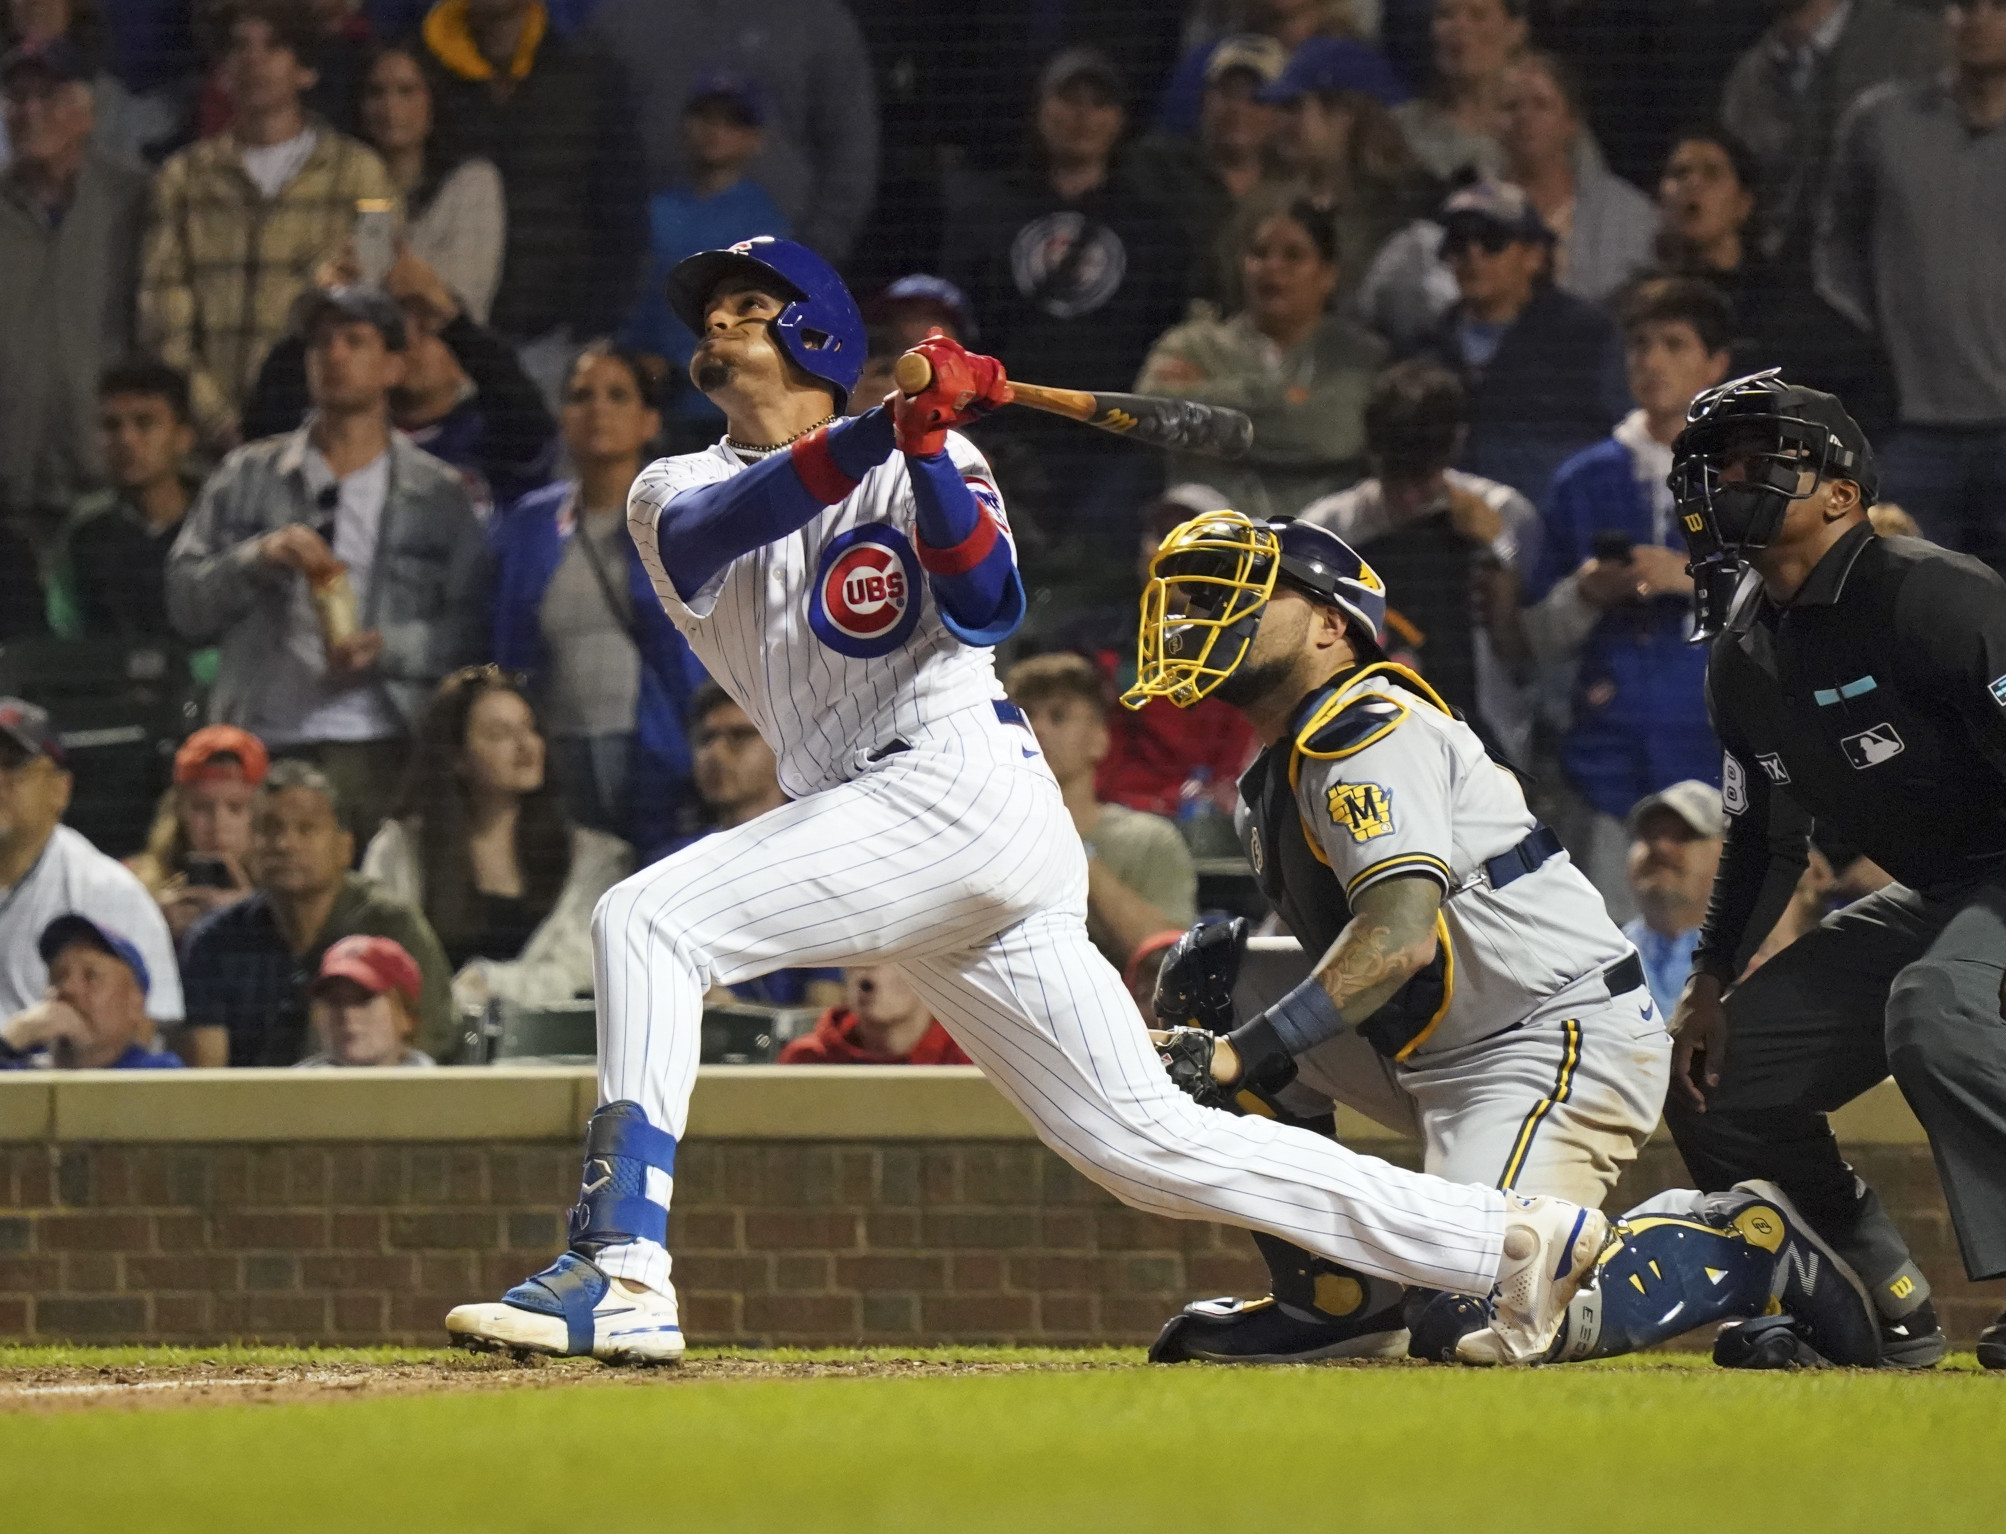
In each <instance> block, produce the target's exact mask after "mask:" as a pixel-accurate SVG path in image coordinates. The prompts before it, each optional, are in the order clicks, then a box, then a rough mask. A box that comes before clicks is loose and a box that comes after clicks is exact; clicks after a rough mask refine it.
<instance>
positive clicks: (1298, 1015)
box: [1250, 975, 1344, 1057]
mask: <svg viewBox="0 0 2006 1534" xmlns="http://www.w3.org/2000/svg"><path fill="white" fill-rule="evenodd" d="M1263 1019H1265V1020H1266V1022H1267V1023H1268V1025H1269V1026H1270V1027H1271V1028H1273V1029H1274V1032H1275V1037H1276V1038H1278V1039H1280V1040H1281V1044H1282V1048H1283V1049H1284V1050H1285V1051H1286V1052H1287V1053H1288V1054H1290V1055H1292V1056H1296V1057H1300V1056H1302V1055H1304V1054H1307V1053H1308V1052H1309V1051H1310V1050H1312V1049H1315V1048H1316V1047H1317V1045H1319V1044H1321V1043H1323V1042H1324V1041H1325V1040H1327V1039H1334V1038H1336V1037H1337V1036H1338V1035H1339V1034H1340V1033H1342V1032H1344V1014H1343V1013H1342V1012H1340V1011H1338V1010H1337V1003H1336V1002H1334V1001H1332V1000H1331V999H1330V992H1328V991H1326V990H1325V989H1324V988H1323V985H1322V983H1321V982H1320V981H1318V980H1317V978H1316V977H1315V976H1314V975H1312V976H1311V977H1310V978H1309V979H1307V980H1305V981H1304V982H1303V983H1302V984H1301V985H1299V986H1297V987H1296V988H1295V989H1294V990H1293V991H1290V992H1289V993H1288V995H1286V996H1284V997H1283V998H1282V999H1281V1000H1280V1001H1278V1002H1276V1003H1275V1004H1274V1005H1273V1006H1271V1007H1269V1008H1268V1010H1267V1011H1265V1012H1263V1013H1262V1014H1261V1016H1260V1017H1259V1018H1256V1019H1255V1021H1256V1022H1259V1021H1262V1020H1263ZM1250 1026H1251V1025H1250Z"/></svg>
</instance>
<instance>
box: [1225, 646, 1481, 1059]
mask: <svg viewBox="0 0 2006 1534" xmlns="http://www.w3.org/2000/svg"><path fill="white" fill-rule="evenodd" d="M1345 680H1346V681H1347V682H1348V681H1349V680H1350V678H1346V679H1345ZM1338 690H1339V689H1338V688H1337V687H1335V686H1327V687H1323V688H1320V689H1319V690H1318V691H1317V692H1315V693H1314V694H1312V695H1311V697H1310V698H1309V699H1308V700H1307V701H1306V702H1305V703H1304V705H1303V706H1302V708H1301V709H1299V710H1298V711H1297V713H1296V716H1295V717H1296V720H1297V721H1298V722H1300V721H1304V720H1308V721H1310V723H1309V724H1308V725H1305V726H1304V727H1302V728H1301V729H1298V730H1293V731H1292V732H1291V734H1290V735H1289V736H1288V738H1287V740H1286V741H1285V742H1278V743H1277V744H1275V745H1272V746H1269V747H1268V748H1267V749H1266V750H1264V751H1263V752H1262V753H1261V754H1260V755H1259V756H1257V757H1255V758H1254V764H1253V765H1252V766H1251V767H1249V768H1248V769H1247V771H1246V773H1245V774H1244V775H1243V776H1242V777H1241V779H1240V798H1241V800H1242V802H1244V803H1245V804H1246V806H1247V820H1246V827H1245V832H1244V840H1245V842H1246V852H1247V860H1248V862H1249V863H1251V864H1252V865H1253V869H1254V879H1255V882H1256V883H1258V884H1259V885H1260V889H1261V893H1262V894H1263V895H1265V896H1266V897H1267V899H1268V903H1269V904H1270V905H1272V906H1273V907H1274V908H1275V911H1276V913H1277V914H1278V915H1279V916H1280V917H1281V919H1282V920H1283V921H1284V922H1285V923H1287V924H1288V929H1289V931H1290V932H1292V933H1294V934H1295V937H1296V941H1297V942H1299V943H1301V944H1302V947H1303V952H1304V953H1307V954H1311V955H1314V956H1316V957H1318V958H1321V957H1322V955H1324V954H1325V953H1327V952H1329V951H1330V945H1331V944H1332V943H1334V942H1336V941H1337V936H1338V934H1339V933H1340V932H1342V931H1343V930H1344V929H1345V927H1346V926H1347V925H1349V924H1350V921H1351V903H1350V901H1348V900H1347V899H1346V898H1345V894H1344V886H1343V885H1341V884H1339V883H1338V882H1337V875H1336V874H1334V873H1332V872H1331V868H1330V864H1329V863H1327V862H1325V861H1324V859H1323V858H1322V857H1321V856H1320V855H1319V853H1318V851H1317V848H1316V845H1315V843H1313V842H1312V841H1311V840H1310V833H1309V828H1308V827H1307V826H1305V825H1304V824H1303V817H1302V809H1301V804H1300V801H1299V800H1298V799H1297V798H1296V790H1295V779H1296V776H1297V772H1298V771H1299V770H1300V767H1301V762H1300V761H1299V760H1298V757H1299V756H1300V755H1301V753H1302V750H1303V747H1304V745H1305V744H1306V743H1311V742H1313V741H1314V740H1315V739H1316V738H1317V737H1319V736H1322V735H1324V734H1326V733H1327V732H1329V731H1330V730H1332V729H1333V727H1335V728H1337V729H1339V730H1342V729H1343V728H1344V727H1345V726H1344V724H1343V723H1341V722H1340V719H1341V715H1340V719H1330V718H1326V717H1325V708H1326V705H1327V704H1328V703H1329V702H1330V700H1331V698H1332V696H1333V695H1334V694H1336V693H1337V692H1338ZM1450 963H1451V956H1450V954H1449V948H1448V944H1447V943H1446V942H1444V943H1443V944H1442V945H1441V947H1440V948H1439V949H1438V950H1437V952H1436V954H1435V958H1434V962H1433V963H1431V964H1429V966H1428V967H1427V968H1426V969H1424V970H1422V971H1421V972H1420V973H1419V974H1417V975H1416V976H1414V978H1413V979H1411V980H1409V981H1408V982H1407V983H1406V984H1405V985H1404V986H1402V987H1401V988H1400V989H1399V991H1397V992H1396V993H1395V994H1394V996H1393V998H1392V1000H1390V1001H1388V1002H1387V1003H1386V1004H1385V1005H1384V1006H1382V1007H1381V1008H1380V1009H1379V1010H1378V1011H1376V1012H1374V1013H1373V1014H1372V1016H1371V1017H1369V1018H1367V1019H1366V1020H1365V1022H1364V1023H1363V1024H1361V1025H1360V1027H1359V1030H1358V1031H1359V1032H1360V1033H1361V1034H1363V1035H1364V1036H1365V1038H1366V1040H1367V1041H1368V1042H1369V1043H1370V1044H1371V1045H1372V1047H1373V1048H1374V1049H1376V1050H1378V1051H1379V1052H1380V1053H1381V1054H1383V1055H1385V1056H1387V1057H1388V1058H1389V1059H1398V1058H1400V1056H1401V1055H1402V1053H1403V1052H1404V1051H1405V1050H1406V1048H1407V1046H1408V1045H1409V1044H1410V1043H1412V1042H1413V1041H1414V1040H1415V1038H1417V1037H1418V1036H1419V1035H1420V1034H1421V1033H1423V1032H1424V1031H1426V1030H1427V1028H1428V1027H1429V1026H1430V1024H1431V1023H1433V1022H1434V1021H1435V1019H1436V1016H1437V1014H1438V1013H1439V1012H1440V1010H1441V1009H1442V1007H1443V1005H1444V1002H1445V1001H1446V996H1447V987H1448V983H1449V982H1448V967H1449V964H1450Z"/></svg>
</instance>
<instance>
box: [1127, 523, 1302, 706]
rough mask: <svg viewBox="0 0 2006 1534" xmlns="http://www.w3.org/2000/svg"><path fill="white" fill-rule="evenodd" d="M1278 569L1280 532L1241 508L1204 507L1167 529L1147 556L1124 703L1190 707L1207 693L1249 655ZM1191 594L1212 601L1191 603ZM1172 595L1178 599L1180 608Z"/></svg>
mask: <svg viewBox="0 0 2006 1534" xmlns="http://www.w3.org/2000/svg"><path fill="white" fill-rule="evenodd" d="M1180 566H1181V567H1182V568H1180ZM1281 569H1282V544H1281V539H1279V538H1278V537H1276V536H1275V532H1274V529H1272V528H1270V527H1268V526H1266V525H1265V524H1263V523H1260V522H1256V521H1255V520H1254V519H1253V518H1252V517H1249V516H1247V515H1245V514H1244V513H1242V512H1237V511H1208V512H1205V513H1203V514H1201V515H1199V516H1196V517H1193V518H1192V519H1191V520H1190V521H1189V522H1184V523H1180V524H1179V525H1178V526H1176V527H1174V528H1172V529H1171V530H1170V532H1169V534H1168V535H1167V536H1166V537H1165V538H1164V540H1163V543H1162V546H1161V547H1159V548H1158V549H1157V551H1156V556H1155V557H1154V558H1153V559H1151V560H1150V562H1149V583H1148V584H1147V585H1146V586H1145V587H1144V588H1143V592H1142V622H1141V627H1140V629H1139V630H1138V633H1137V636H1136V661H1135V685H1134V686H1133V687H1131V688H1129V690H1128V691H1127V692H1125V693H1123V694H1122V695H1121V703H1122V707H1124V708H1129V709H1137V708H1141V707H1142V706H1143V705H1144V704H1145V703H1147V702H1148V701H1149V700H1150V699H1151V698H1167V699H1169V700H1170V702H1171V704H1172V705H1174V706H1175V707H1177V708H1190V707H1191V706H1192V705H1193V704H1195V703H1197V702H1199V701H1200V700H1201V699H1203V698H1205V697H1207V696H1209V695H1210V694H1211V693H1212V692H1213V691H1214V690H1215V689H1216V688H1217V687H1218V686H1219V684H1220V683H1222V682H1224V681H1225V680H1226V678H1227V677H1229V676H1231V675H1232V674H1233V672H1234V670H1235V668H1237V667H1238V666H1239V664H1240V662H1241V661H1243V660H1245V659H1246V658H1247V651H1248V650H1249V649H1250V648H1251V647H1252V645H1253V642H1254V631H1255V629H1256V627H1257V621H1256V620H1257V619H1258V617H1259V614H1260V611H1261V609H1262V608H1263V607H1265V606H1267V604H1268V599H1269V598H1270V597H1272V596H1273V595H1274V594H1275V579H1276V577H1277V576H1279V575H1280V574H1281ZM1194 593H1198V594H1200V595H1210V596H1212V598H1213V600H1209V601H1200V602H1197V603H1193V602H1192V601H1191V598H1192V595H1193V594H1194ZM1173 594H1176V595H1179V596H1182V597H1183V598H1184V603H1183V604H1182V607H1181V609H1180V610H1178V611H1172V608H1171V599H1172V596H1173Z"/></svg>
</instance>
